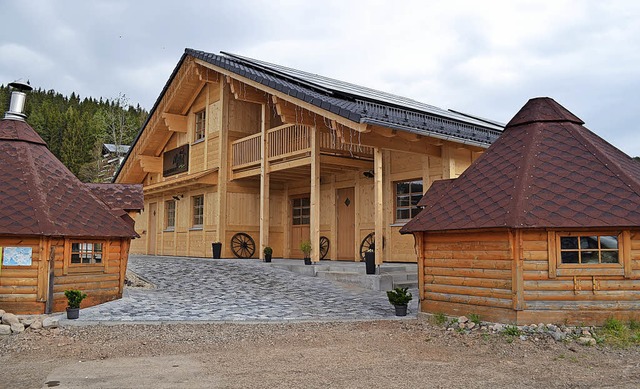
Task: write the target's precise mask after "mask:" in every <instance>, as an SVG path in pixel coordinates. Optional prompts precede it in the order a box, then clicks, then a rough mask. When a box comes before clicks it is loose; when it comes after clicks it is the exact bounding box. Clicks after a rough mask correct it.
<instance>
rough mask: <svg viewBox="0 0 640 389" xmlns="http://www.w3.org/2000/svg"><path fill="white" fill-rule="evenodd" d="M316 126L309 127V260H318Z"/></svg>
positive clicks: (318, 161) (317, 156)
mask: <svg viewBox="0 0 640 389" xmlns="http://www.w3.org/2000/svg"><path fill="white" fill-rule="evenodd" d="M317 131H318V130H317V128H316V127H311V131H310V136H311V220H310V225H309V227H310V228H309V230H310V231H309V236H310V238H311V260H312V261H313V262H318V261H320V247H319V246H320V145H319V139H318V137H317Z"/></svg>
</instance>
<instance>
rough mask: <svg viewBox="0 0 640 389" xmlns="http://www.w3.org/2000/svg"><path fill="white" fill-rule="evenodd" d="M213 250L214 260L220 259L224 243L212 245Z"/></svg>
mask: <svg viewBox="0 0 640 389" xmlns="http://www.w3.org/2000/svg"><path fill="white" fill-rule="evenodd" d="M211 249H212V251H213V259H220V255H221V254H222V243H219V242H218V243H211Z"/></svg>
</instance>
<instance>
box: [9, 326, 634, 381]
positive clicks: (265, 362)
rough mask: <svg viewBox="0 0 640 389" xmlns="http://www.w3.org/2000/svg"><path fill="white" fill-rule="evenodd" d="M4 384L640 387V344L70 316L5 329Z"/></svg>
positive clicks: (429, 329)
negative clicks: (94, 320) (64, 322)
mask: <svg viewBox="0 0 640 389" xmlns="http://www.w3.org/2000/svg"><path fill="white" fill-rule="evenodd" d="M0 354H1V355H0V364H1V365H0V366H1V368H0V372H1V374H0V387H3V388H41V387H44V388H47V387H59V388H138V387H154V388H328V387H335V388H387V387H396V388H417V387H423V388H424V387H431V388H445V387H446V388H456V387H480V388H482V387H486V388H489V387H490V388H499V387H527V388H533V387H539V388H586V387H599V388H601V387H623V388H625V387H626V388H636V387H639V386H640V349H638V348H633V349H616V348H612V347H602V346H595V347H588V346H580V345H578V344H576V343H573V342H570V343H563V342H556V341H554V340H552V339H550V338H546V337H544V338H541V339H538V340H535V339H534V338H529V339H527V340H520V339H518V338H510V337H508V336H505V335H499V334H494V335H489V334H481V333H471V334H461V333H457V332H455V331H446V330H445V329H444V328H443V327H439V326H437V325H433V324H431V323H429V322H428V321H427V320H399V321H366V322H328V323H285V324H165V325H160V324H158V325H113V326H105V325H100V326H85V327H67V328H59V329H55V330H41V331H39V332H36V331H31V332H29V331H28V332H25V333H23V334H20V335H13V336H4V337H1V338H0Z"/></svg>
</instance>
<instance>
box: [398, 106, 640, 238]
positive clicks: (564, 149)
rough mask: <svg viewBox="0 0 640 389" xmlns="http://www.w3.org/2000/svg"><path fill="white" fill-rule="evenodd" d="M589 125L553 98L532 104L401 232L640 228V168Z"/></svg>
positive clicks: (430, 194) (434, 191)
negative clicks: (585, 124) (483, 229)
mask: <svg viewBox="0 0 640 389" xmlns="http://www.w3.org/2000/svg"><path fill="white" fill-rule="evenodd" d="M582 124H583V122H582V120H580V119H579V118H578V117H577V116H575V115H573V114H572V113H571V112H569V111H568V110H566V109H565V108H564V107H562V106H561V105H560V104H558V103H557V102H555V101H554V100H553V99H550V98H535V99H531V100H529V102H528V103H527V104H525V106H524V107H523V108H522V109H521V110H520V111H519V112H518V113H517V114H516V115H515V116H514V118H513V119H512V120H511V121H510V122H509V124H507V127H506V128H505V131H504V133H503V135H502V136H501V137H500V138H499V139H498V140H497V141H496V142H494V144H493V145H491V147H490V148H489V149H488V150H487V151H486V152H485V153H484V154H483V155H482V156H481V157H480V158H478V159H477V160H476V161H475V162H474V163H473V164H472V165H471V166H470V167H469V168H468V169H467V170H466V171H465V172H464V173H463V174H462V175H461V176H460V177H459V178H457V179H455V180H453V181H452V182H451V183H450V184H449V185H448V187H447V188H446V190H444V191H443V190H441V189H442V188H438V187H434V188H430V189H429V190H428V191H427V193H426V194H425V196H424V198H423V199H422V200H421V202H422V203H423V204H428V205H426V207H425V208H424V209H423V210H422V211H421V212H420V213H419V214H418V216H416V217H415V218H414V219H413V220H411V221H410V222H409V223H407V224H406V225H405V226H404V227H403V228H402V229H401V233H410V232H416V231H441V230H462V229H478V228H500V227H507V228H533V227H538V228H544V227H552V228H589V227H598V228H602V227H631V226H640V163H638V162H636V161H634V160H633V159H631V158H630V157H629V156H627V155H626V154H624V153H623V152H622V151H620V150H618V149H617V148H615V147H614V146H612V145H611V144H609V143H608V142H606V141H605V140H604V139H602V138H600V137H599V136H597V135H596V134H594V133H593V132H591V131H589V130H588V129H587V128H585V127H584V126H582Z"/></svg>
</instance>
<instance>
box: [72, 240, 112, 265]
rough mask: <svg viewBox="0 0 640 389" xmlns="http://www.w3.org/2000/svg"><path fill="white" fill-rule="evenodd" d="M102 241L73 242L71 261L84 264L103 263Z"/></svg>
mask: <svg viewBox="0 0 640 389" xmlns="http://www.w3.org/2000/svg"><path fill="white" fill-rule="evenodd" d="M103 246H104V245H103V244H102V243H96V242H72V243H71V263H72V264H82V265H99V264H102V254H103V253H102V249H103Z"/></svg>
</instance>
